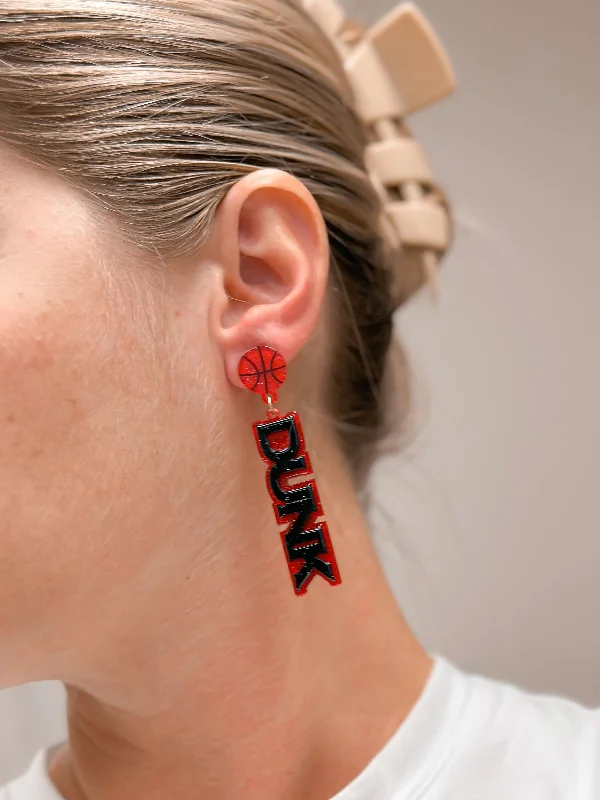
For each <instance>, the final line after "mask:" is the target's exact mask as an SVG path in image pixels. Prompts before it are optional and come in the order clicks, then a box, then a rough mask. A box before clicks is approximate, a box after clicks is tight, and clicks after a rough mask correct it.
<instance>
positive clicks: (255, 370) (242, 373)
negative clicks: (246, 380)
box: [240, 356, 260, 375]
mask: <svg viewBox="0 0 600 800" xmlns="http://www.w3.org/2000/svg"><path fill="white" fill-rule="evenodd" d="M242 359H243V360H244V361H247V362H248V363H249V364H250V366H251V367H252V372H240V375H260V370H259V369H257V368H256V364H255V363H254V362H253V361H251V360H250V359H249V358H248V356H242Z"/></svg>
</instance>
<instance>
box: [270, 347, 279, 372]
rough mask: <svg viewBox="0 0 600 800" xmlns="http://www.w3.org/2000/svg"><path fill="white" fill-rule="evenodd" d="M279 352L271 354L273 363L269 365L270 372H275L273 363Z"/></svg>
mask: <svg viewBox="0 0 600 800" xmlns="http://www.w3.org/2000/svg"><path fill="white" fill-rule="evenodd" d="M278 352H279V351H278V350H273V352H272V353H271V363H270V364H269V371H270V372H273V361H275V356H276V355H277V353H278Z"/></svg>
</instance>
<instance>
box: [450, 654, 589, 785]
mask: <svg viewBox="0 0 600 800" xmlns="http://www.w3.org/2000/svg"><path fill="white" fill-rule="evenodd" d="M444 669H446V670H447V673H448V680H449V681H450V682H454V683H455V684H456V687H457V689H456V690H457V692H458V693H459V694H461V696H462V702H463V704H462V708H461V711H460V712H459V714H458V717H457V730H456V736H455V740H454V742H453V743H452V745H451V746H450V751H451V752H452V753H453V756H452V757H451V758H449V760H448V774H449V775H451V774H454V775H455V777H456V780H457V782H458V783H457V786H458V785H460V781H461V780H462V779H461V775H463V776H464V775H465V774H470V775H472V776H477V775H480V776H482V777H483V778H484V780H485V781H486V782H487V783H489V785H490V786H493V787H494V789H493V790H492V794H491V795H490V791H489V790H488V792H487V794H486V797H488V798H490V800H496V798H498V800H504V798H508V797H510V798H519V800H520V798H521V797H523V798H528V800H538V798H539V799H540V800H542V798H543V799H544V800H546V798H550V797H553V798H554V797H556V798H565V800H567V798H568V800H580V799H581V800H591V798H599V797H600V708H590V707H587V706H585V705H583V704H581V703H579V702H576V701H575V700H572V699H569V698H568V697H565V696H562V695H559V694H549V693H541V692H534V691H528V690H527V689H525V688H521V687H519V686H517V685H516V684H513V683H511V682H508V681H502V680H496V679H493V678H490V677H486V676H483V675H480V674H477V673H473V672H466V671H463V670H461V669H459V668H458V667H456V666H455V665H454V664H452V663H450V662H448V661H445V662H444ZM467 785H469V784H468V781H467ZM519 787H521V788H519Z"/></svg>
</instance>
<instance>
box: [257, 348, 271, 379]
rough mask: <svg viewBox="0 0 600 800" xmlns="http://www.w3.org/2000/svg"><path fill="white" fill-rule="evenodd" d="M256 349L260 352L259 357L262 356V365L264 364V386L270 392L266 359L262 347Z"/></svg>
mask: <svg viewBox="0 0 600 800" xmlns="http://www.w3.org/2000/svg"><path fill="white" fill-rule="evenodd" d="M256 349H257V350H258V355H259V356H260V363H261V364H262V374H263V385H264V387H265V389H267V390H268V389H269V386H268V383H267V368H266V367H265V359H264V358H263V351H262V347H260V346H259V347H257V348H256Z"/></svg>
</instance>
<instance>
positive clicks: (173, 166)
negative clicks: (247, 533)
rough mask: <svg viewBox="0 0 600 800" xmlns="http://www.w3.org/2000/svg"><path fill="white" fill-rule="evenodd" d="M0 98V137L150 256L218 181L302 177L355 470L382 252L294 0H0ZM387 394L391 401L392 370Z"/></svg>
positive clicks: (340, 86)
mask: <svg viewBox="0 0 600 800" xmlns="http://www.w3.org/2000/svg"><path fill="white" fill-rule="evenodd" d="M0 109H1V122H0V137H1V138H2V139H4V140H5V141H6V142H7V143H9V144H11V145H13V146H15V147H16V148H18V149H20V150H22V151H24V152H26V153H27V154H28V155H29V157H31V158H32V159H34V160H35V161H36V162H37V163H39V164H41V165H43V166H46V167H48V168H51V169H53V170H56V171H57V172H59V173H60V175H62V176H63V178H65V179H66V180H68V181H69V182H71V184H72V185H73V186H75V187H77V188H79V189H80V190H82V191H83V192H85V193H86V195H87V196H88V198H89V200H90V202H91V203H93V204H95V205H96V206H97V207H98V208H100V209H101V210H102V212H108V213H109V214H110V215H111V216H112V217H113V218H114V219H115V220H116V222H117V223H118V227H119V228H120V230H121V231H122V233H123V235H124V236H125V237H127V238H128V239H129V240H131V241H132V242H134V243H135V244H136V245H138V246H140V247H142V248H144V249H147V250H150V251H152V252H154V253H157V254H158V255H159V256H160V257H161V258H165V259H168V258H171V257H175V256H179V255H183V254H186V253H189V252H192V251H194V250H195V249H196V248H198V247H200V246H201V245H202V243H203V242H204V241H205V240H206V238H207V236H208V234H209V232H210V229H211V225H212V221H213V217H214V214H215V211H216V209H217V207H218V205H219V203H220V201H221V200H222V198H223V197H224V195H225V194H226V193H227V191H228V190H229V188H230V187H231V186H232V185H233V184H234V183H235V182H236V181H237V180H238V179H239V178H241V177H242V176H243V175H245V174H247V173H249V172H252V171H253V170H256V169H259V168H262V167H279V168H281V169H285V170H287V171H289V172H290V173H292V174H293V175H295V176H296V177H297V178H298V179H299V180H301V181H302V182H303V183H304V184H305V185H306V186H307V188H308V189H309V190H310V191H311V192H312V194H313V195H314V197H315V198H316V200H317V202H318V204H319V207H320V209H321V211H322V214H323V217H324V219H325V222H326V224H327V228H328V232H329V239H330V245H331V256H332V269H331V270H330V275H331V289H332V295H331V299H332V302H333V303H334V304H335V307H336V330H335V331H334V332H332V335H333V336H334V337H335V341H334V349H333V363H332V369H331V373H330V374H331V381H330V386H329V387H327V391H326V393H325V394H326V397H327V405H328V408H327V411H328V412H329V413H330V414H331V416H332V418H333V420H334V423H335V425H336V429H337V431H338V433H339V441H340V444H341V446H342V448H343V451H344V452H345V454H346V456H347V457H348V460H349V462H350V464H351V466H352V469H353V472H354V475H355V477H356V478H357V481H359V482H360V480H361V479H362V477H364V475H365V473H366V471H367V469H368V467H369V466H370V463H371V461H372V458H373V456H374V454H375V446H376V444H377V442H378V441H379V440H380V437H381V434H382V432H383V431H384V429H386V428H387V420H388V418H387V416H386V413H385V409H384V407H383V403H382V399H381V398H382V396H383V394H384V393H383V392H382V386H383V385H384V384H385V382H386V378H387V375H388V365H389V355H390V344H391V340H392V312H393V310H394V306H395V303H394V302H392V288H393V287H392V271H391V270H390V268H389V259H390V258H392V257H393V255H394V254H392V253H390V252H389V248H388V246H387V245H386V243H385V241H384V240H383V238H382V236H381V232H380V218H381V199H380V198H379V196H378V195H377V193H376V191H375V189H374V188H373V185H372V183H371V181H370V180H369V177H368V175H367V172H366V169H365V163H364V154H365V147H366V144H367V132H366V131H365V130H364V128H363V125H362V124H361V122H360V120H359V119H358V117H357V115H356V112H355V109H354V106H353V98H352V93H351V90H350V88H349V85H348V83H347V80H346V77H345V74H344V71H343V68H342V64H341V62H340V59H339V56H338V54H337V53H336V50H335V48H334V47H333V46H332V44H331V42H330V41H329V40H328V39H327V37H326V36H325V35H324V34H323V33H322V31H321V30H320V29H319V28H318V27H317V25H316V24H315V23H314V22H313V21H312V20H311V19H310V18H309V17H308V15H307V14H306V13H305V12H304V11H303V10H302V9H301V8H300V7H299V5H297V4H296V3H295V2H292V0H218V2H215V1H214V0H85V2H83V3H82V2H81V0H44V2H42V0H4V1H3V3H2V9H1V10H0ZM395 257H396V258H402V257H403V256H402V254H401V253H397V254H395ZM410 268H411V266H410V260H409V259H408V258H407V260H406V271H407V272H406V278H407V280H406V287H405V288H404V290H403V291H404V295H405V296H408V294H409V293H410V292H411V291H412V290H413V289H414V288H415V286H416V285H418V283H419V282H420V280H419V279H418V278H415V276H414V275H413V274H409V273H410ZM396 273H398V268H397V267H396ZM398 352H399V353H401V351H398ZM400 357H401V358H402V356H401V355H400ZM400 394H401V396H396V398H395V400H394V403H393V406H394V408H395V410H396V411H398V410H399V409H401V410H403V409H404V408H405V406H406V404H407V401H408V392H407V390H406V381H403V382H402V383H401V392H400Z"/></svg>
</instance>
